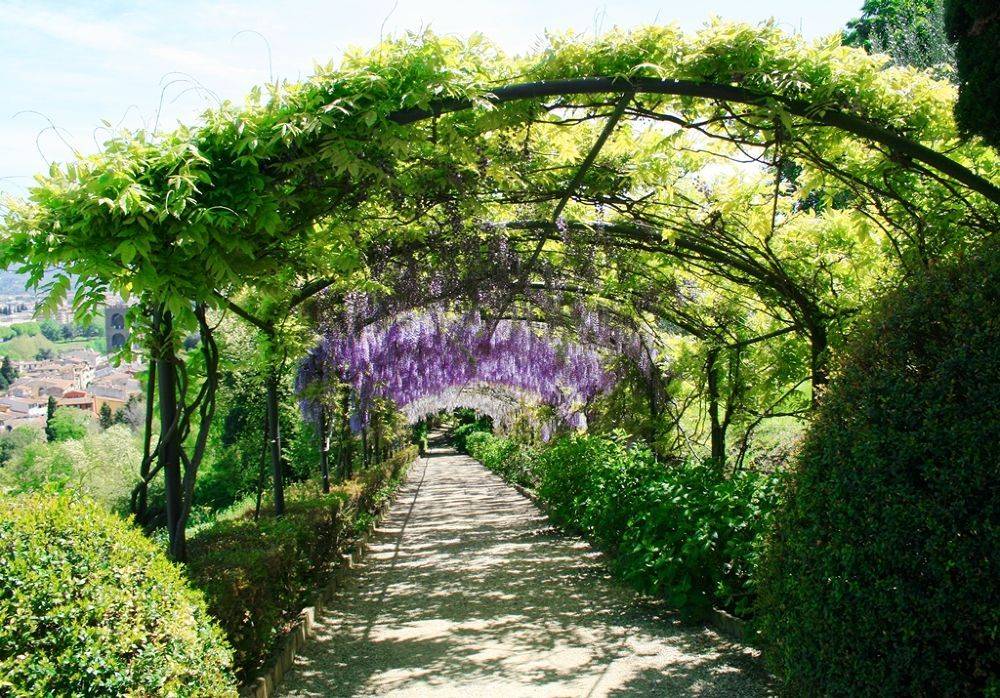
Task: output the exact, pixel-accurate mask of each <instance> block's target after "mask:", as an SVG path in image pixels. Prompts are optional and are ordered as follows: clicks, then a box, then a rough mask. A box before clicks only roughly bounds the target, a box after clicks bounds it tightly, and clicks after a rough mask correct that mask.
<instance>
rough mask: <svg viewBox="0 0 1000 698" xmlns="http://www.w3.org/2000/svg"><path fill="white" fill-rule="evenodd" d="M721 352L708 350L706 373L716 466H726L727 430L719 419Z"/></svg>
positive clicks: (713, 454)
mask: <svg viewBox="0 0 1000 698" xmlns="http://www.w3.org/2000/svg"><path fill="white" fill-rule="evenodd" d="M718 364H719V350H718V349H717V348H713V349H709V350H708V357H707V359H706V361H705V373H706V376H707V379H708V417H709V420H710V421H711V429H712V435H711V436H712V460H713V461H714V462H715V464H716V466H717V467H719V468H723V467H725V465H726V428H725V426H724V425H723V422H722V420H721V419H719V365H718Z"/></svg>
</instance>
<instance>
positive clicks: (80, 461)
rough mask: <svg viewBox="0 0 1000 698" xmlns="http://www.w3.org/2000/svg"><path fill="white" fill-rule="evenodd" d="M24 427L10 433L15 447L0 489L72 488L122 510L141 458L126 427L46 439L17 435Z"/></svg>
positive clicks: (38, 433) (37, 432)
mask: <svg viewBox="0 0 1000 698" xmlns="http://www.w3.org/2000/svg"><path fill="white" fill-rule="evenodd" d="M66 409H68V408H66ZM56 414H57V415H58V414H59V411H58V410H57V411H56ZM84 417H86V415H84ZM88 419H89V418H88ZM23 429H26V428H25V427H18V429H15V430H14V432H12V434H11V436H13V435H15V434H17V441H16V442H15V443H16V444H18V446H17V447H16V448H15V449H14V453H13V454H12V457H11V462H10V464H9V465H8V466H7V467H5V468H3V469H2V470H0V489H4V490H7V491H9V492H11V493H14V494H17V493H24V492H35V491H48V492H72V493H75V494H79V495H86V496H87V497H89V498H91V499H93V500H95V501H97V502H99V503H100V504H102V505H103V506H104V507H106V508H108V509H111V510H113V511H117V512H118V513H121V514H124V513H126V511H127V510H128V507H129V499H130V496H131V492H132V488H133V486H134V485H135V483H136V481H137V475H136V470H137V468H136V463H138V462H140V461H141V460H142V447H141V445H140V443H139V441H138V438H137V437H136V436H134V435H133V434H132V432H131V430H129V428H128V427H125V426H122V425H115V426H112V427H111V428H109V429H107V430H105V431H101V432H94V433H90V434H87V435H86V436H85V437H84V438H82V439H74V440H69V441H53V442H51V443H47V442H46V441H45V437H44V434H42V432H41V430H39V429H32V430H31V431H26V432H25V433H22V434H18V432H19V431H20V430H23ZM6 438H10V437H0V441H2V440H4V439H6ZM32 440H33V441H34V443H32Z"/></svg>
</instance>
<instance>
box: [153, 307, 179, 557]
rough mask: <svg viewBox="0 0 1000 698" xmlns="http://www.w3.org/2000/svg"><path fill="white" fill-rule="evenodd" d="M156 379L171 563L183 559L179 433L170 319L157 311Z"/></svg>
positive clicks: (166, 314) (160, 454)
mask: <svg viewBox="0 0 1000 698" xmlns="http://www.w3.org/2000/svg"><path fill="white" fill-rule="evenodd" d="M155 321H156V325H157V340H158V341H157V345H158V346H157V354H156V377H157V380H158V381H159V400H160V434H161V436H160V441H161V443H160V453H159V460H160V468H161V469H162V470H163V476H164V484H165V497H166V509H167V534H168V536H169V541H170V543H169V553H170V556H171V557H172V558H173V559H175V560H184V559H185V558H186V557H187V546H186V542H185V539H184V528H183V526H181V508H182V502H181V497H182V489H181V433H180V425H179V423H178V422H179V414H178V407H177V360H176V356H175V354H174V342H173V337H172V334H173V318H172V317H171V315H170V312H169V311H158V312H157V314H156V319H155Z"/></svg>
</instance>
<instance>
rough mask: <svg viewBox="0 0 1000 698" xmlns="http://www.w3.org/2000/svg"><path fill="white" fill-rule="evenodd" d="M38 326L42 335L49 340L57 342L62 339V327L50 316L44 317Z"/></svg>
mask: <svg viewBox="0 0 1000 698" xmlns="http://www.w3.org/2000/svg"><path fill="white" fill-rule="evenodd" d="M39 326H40V327H41V330H42V336H43V337H45V338H46V339H47V340H49V341H50V342H58V341H59V340H60V339H62V328H61V327H60V326H59V323H58V322H56V321H55V320H53V319H52V318H45V319H44V320H42V322H41V324H40V325H39Z"/></svg>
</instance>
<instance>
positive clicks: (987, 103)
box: [945, 0, 1000, 149]
mask: <svg viewBox="0 0 1000 698" xmlns="http://www.w3.org/2000/svg"><path fill="white" fill-rule="evenodd" d="M946 7H947V14H946V19H945V22H946V26H947V29H948V38H949V39H951V40H952V41H953V42H955V58H956V62H957V64H958V82H959V90H958V102H957V103H956V104H955V119H956V120H957V121H958V126H959V128H960V129H961V130H962V131H963V132H964V133H967V134H972V133H975V134H978V135H980V136H982V137H983V140H985V141H986V142H987V143H989V144H990V145H992V146H993V147H994V148H997V149H1000V90H998V89H997V85H998V84H1000V13H998V12H997V8H996V3H995V2H993V0H947V3H946Z"/></svg>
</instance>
